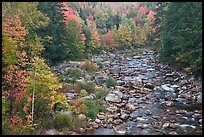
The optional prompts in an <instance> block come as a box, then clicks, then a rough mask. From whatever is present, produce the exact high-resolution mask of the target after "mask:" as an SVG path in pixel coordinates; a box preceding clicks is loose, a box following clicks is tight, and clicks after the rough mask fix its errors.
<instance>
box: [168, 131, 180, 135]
mask: <svg viewBox="0 0 204 137" xmlns="http://www.w3.org/2000/svg"><path fill="white" fill-rule="evenodd" d="M169 135H178V133H177V132H176V131H171V132H169Z"/></svg>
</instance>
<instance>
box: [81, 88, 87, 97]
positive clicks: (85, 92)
mask: <svg viewBox="0 0 204 137" xmlns="http://www.w3.org/2000/svg"><path fill="white" fill-rule="evenodd" d="M79 96H80V97H85V96H88V92H87V91H86V90H81V91H80V93H79Z"/></svg>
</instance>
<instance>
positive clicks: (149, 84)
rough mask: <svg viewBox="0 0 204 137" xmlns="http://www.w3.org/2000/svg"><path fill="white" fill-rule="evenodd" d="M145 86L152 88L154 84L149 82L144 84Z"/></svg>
mask: <svg viewBox="0 0 204 137" xmlns="http://www.w3.org/2000/svg"><path fill="white" fill-rule="evenodd" d="M145 88H149V89H154V86H153V85H152V84H151V83H147V84H145Z"/></svg>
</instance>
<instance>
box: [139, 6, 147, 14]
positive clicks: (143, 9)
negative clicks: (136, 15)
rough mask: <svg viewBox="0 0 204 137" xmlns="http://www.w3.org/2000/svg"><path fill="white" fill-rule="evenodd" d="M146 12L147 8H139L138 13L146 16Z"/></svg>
mask: <svg viewBox="0 0 204 137" xmlns="http://www.w3.org/2000/svg"><path fill="white" fill-rule="evenodd" d="M147 11H148V8H147V6H141V7H140V8H139V12H140V13H142V14H146V13H147Z"/></svg>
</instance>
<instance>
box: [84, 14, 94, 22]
mask: <svg viewBox="0 0 204 137" xmlns="http://www.w3.org/2000/svg"><path fill="white" fill-rule="evenodd" d="M86 18H87V19H88V20H90V21H94V18H93V16H92V15H89V16H87V17H86Z"/></svg>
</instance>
